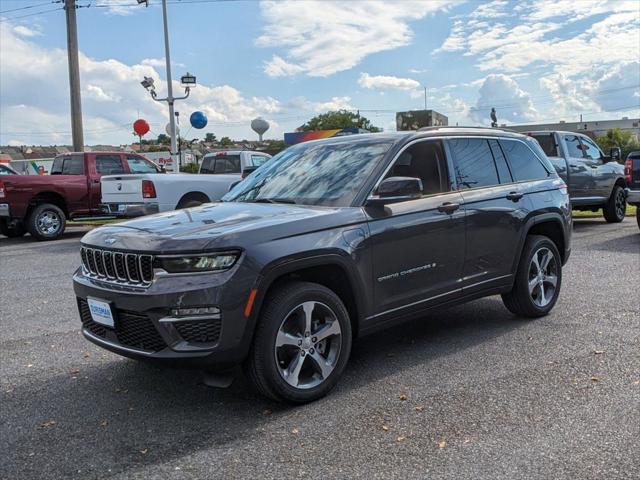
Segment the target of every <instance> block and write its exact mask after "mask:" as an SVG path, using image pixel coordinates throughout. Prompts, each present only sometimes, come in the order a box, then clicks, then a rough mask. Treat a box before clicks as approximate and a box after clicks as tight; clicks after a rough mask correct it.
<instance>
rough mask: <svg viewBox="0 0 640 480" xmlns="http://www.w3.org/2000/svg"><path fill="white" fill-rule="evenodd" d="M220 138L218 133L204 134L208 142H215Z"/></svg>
mask: <svg viewBox="0 0 640 480" xmlns="http://www.w3.org/2000/svg"><path fill="white" fill-rule="evenodd" d="M217 140H218V139H217V138H216V134H215V133H207V134H206V135H205V136H204V141H205V142H207V143H213V142H215V141H217Z"/></svg>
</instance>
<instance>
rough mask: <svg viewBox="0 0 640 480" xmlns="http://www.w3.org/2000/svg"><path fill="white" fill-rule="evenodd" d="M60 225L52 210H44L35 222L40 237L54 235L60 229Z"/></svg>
mask: <svg viewBox="0 0 640 480" xmlns="http://www.w3.org/2000/svg"><path fill="white" fill-rule="evenodd" d="M61 224H62V221H61V219H60V216H59V215H58V214H57V213H56V212H54V211H52V210H45V211H43V212H42V213H40V215H38V219H37V221H36V225H37V227H38V231H39V232H40V233H41V234H42V235H53V234H55V233H56V232H57V231H58V230H59V229H60V225H61Z"/></svg>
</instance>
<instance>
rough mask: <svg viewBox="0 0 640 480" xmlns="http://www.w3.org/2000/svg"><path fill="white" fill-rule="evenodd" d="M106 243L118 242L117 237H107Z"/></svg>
mask: <svg viewBox="0 0 640 480" xmlns="http://www.w3.org/2000/svg"><path fill="white" fill-rule="evenodd" d="M104 243H106V244H107V245H113V244H114V243H116V239H115V238H113V237H109V238H105V239H104Z"/></svg>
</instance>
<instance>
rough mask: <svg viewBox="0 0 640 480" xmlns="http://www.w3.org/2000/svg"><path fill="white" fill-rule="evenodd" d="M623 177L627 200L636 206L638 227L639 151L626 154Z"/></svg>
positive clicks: (639, 191)
mask: <svg viewBox="0 0 640 480" xmlns="http://www.w3.org/2000/svg"><path fill="white" fill-rule="evenodd" d="M624 179H625V181H626V182H627V202H628V203H630V204H631V205H635V206H636V221H637V222H638V228H640V151H638V152H631V153H629V155H627V160H626V162H625V164H624Z"/></svg>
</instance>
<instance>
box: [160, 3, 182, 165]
mask: <svg viewBox="0 0 640 480" xmlns="http://www.w3.org/2000/svg"><path fill="white" fill-rule="evenodd" d="M162 19H163V21H164V58H165V61H166V69H167V103H168V104H169V131H170V137H171V152H170V154H171V161H172V163H173V165H174V172H180V165H179V160H178V155H177V151H178V148H177V142H176V118H175V115H174V113H173V102H174V100H175V98H173V85H172V80H171V58H170V56H169V22H168V19H167V0H162Z"/></svg>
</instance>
